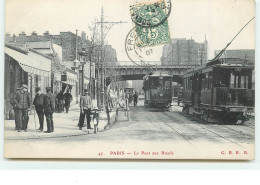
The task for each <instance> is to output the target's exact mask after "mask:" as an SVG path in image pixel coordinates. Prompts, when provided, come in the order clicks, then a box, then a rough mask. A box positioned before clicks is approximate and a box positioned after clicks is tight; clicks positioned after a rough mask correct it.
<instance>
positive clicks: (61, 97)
mask: <svg viewBox="0 0 260 185" xmlns="http://www.w3.org/2000/svg"><path fill="white" fill-rule="evenodd" d="M56 99H57V101H58V112H59V113H60V112H62V111H64V107H63V102H64V95H63V92H62V90H61V91H60V92H59V93H58V94H57V96H56Z"/></svg>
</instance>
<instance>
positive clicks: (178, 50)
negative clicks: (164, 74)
mask: <svg viewBox="0 0 260 185" xmlns="http://www.w3.org/2000/svg"><path fill="white" fill-rule="evenodd" d="M177 56H178V58H177V59H178V66H179V70H178V74H180V45H179V41H178V40H177Z"/></svg>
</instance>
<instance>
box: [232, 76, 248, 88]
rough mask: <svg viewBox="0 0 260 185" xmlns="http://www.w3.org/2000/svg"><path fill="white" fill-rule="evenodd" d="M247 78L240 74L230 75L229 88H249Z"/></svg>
mask: <svg viewBox="0 0 260 185" xmlns="http://www.w3.org/2000/svg"><path fill="white" fill-rule="evenodd" d="M249 79H250V78H249V76H247V75H244V76H243V75H240V74H233V73H232V74H231V76H230V87H231V88H245V89H248V87H249V83H250V82H249Z"/></svg>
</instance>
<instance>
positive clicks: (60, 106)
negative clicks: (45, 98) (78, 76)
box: [56, 89, 72, 113]
mask: <svg viewBox="0 0 260 185" xmlns="http://www.w3.org/2000/svg"><path fill="white" fill-rule="evenodd" d="M71 101H72V95H71V94H70V91H69V89H68V90H67V92H66V93H63V91H62V90H61V91H60V92H59V93H58V94H57V96H56V102H57V106H56V108H57V112H59V113H61V112H64V109H66V113H68V112H69V108H70V103H71Z"/></svg>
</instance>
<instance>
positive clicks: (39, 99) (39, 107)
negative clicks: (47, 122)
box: [33, 87, 44, 131]
mask: <svg viewBox="0 0 260 185" xmlns="http://www.w3.org/2000/svg"><path fill="white" fill-rule="evenodd" d="M35 91H36V96H35V98H34V100H33V105H34V107H35V110H36V113H37V115H38V118H39V122H40V128H39V129H38V130H40V131H43V122H44V109H43V98H44V94H42V93H41V88H40V87H37V88H36V90H35Z"/></svg>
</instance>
